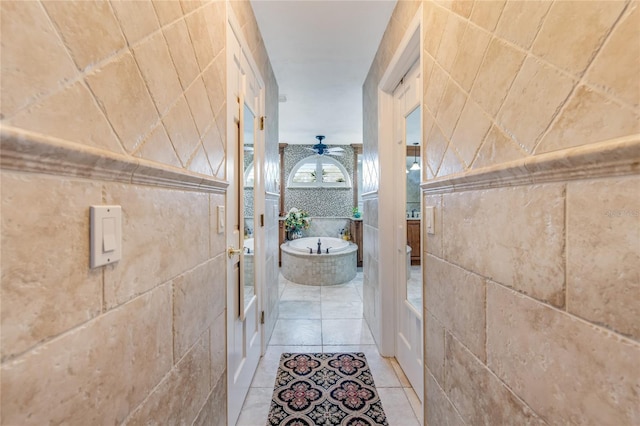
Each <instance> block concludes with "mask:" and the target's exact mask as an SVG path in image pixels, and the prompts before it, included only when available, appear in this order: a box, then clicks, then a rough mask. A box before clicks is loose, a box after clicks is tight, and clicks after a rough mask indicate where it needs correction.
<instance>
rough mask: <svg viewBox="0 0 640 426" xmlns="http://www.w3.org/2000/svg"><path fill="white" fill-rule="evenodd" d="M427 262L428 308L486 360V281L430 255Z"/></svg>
mask: <svg viewBox="0 0 640 426" xmlns="http://www.w3.org/2000/svg"><path fill="white" fill-rule="evenodd" d="M426 262H427V263H426V265H425V269H426V290H425V291H426V294H425V298H426V306H427V311H428V312H429V313H430V314H431V315H433V316H434V317H436V318H437V319H438V320H439V321H440V323H442V325H443V326H444V327H445V328H446V329H447V330H449V331H450V332H451V333H453V334H454V335H455V336H456V337H457V338H458V339H459V340H460V341H462V343H464V345H465V346H467V347H468V348H469V349H470V350H471V351H472V352H473V353H474V354H475V355H476V356H477V357H479V358H480V359H482V360H484V359H485V282H484V280H483V279H482V278H481V277H479V276H478V275H475V274H472V273H470V272H468V271H465V270H464V269H462V268H459V267H458V266H455V265H452V264H450V263H447V262H445V261H443V260H441V259H438V258H436V257H433V256H431V255H427V256H426ZM427 351H429V349H427Z"/></svg>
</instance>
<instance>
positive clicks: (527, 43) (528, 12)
mask: <svg viewBox="0 0 640 426" xmlns="http://www.w3.org/2000/svg"><path fill="white" fill-rule="evenodd" d="M552 3H553V2H551V1H509V2H507V3H506V5H505V6H504V9H503V10H502V16H501V17H500V22H498V27H497V28H496V35H497V36H499V37H502V38H504V39H505V40H508V41H510V42H512V43H515V44H517V45H518V46H520V47H522V48H523V49H528V48H529V47H531V43H533V40H534V39H535V37H536V35H537V34H538V31H539V30H540V26H541V25H542V21H543V19H544V17H545V16H547V12H548V11H549V8H550V7H551V4H552Z"/></svg>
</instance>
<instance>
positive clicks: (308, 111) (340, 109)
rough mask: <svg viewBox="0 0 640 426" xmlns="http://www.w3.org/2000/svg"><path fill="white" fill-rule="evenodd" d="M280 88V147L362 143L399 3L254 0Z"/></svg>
mask: <svg viewBox="0 0 640 426" xmlns="http://www.w3.org/2000/svg"><path fill="white" fill-rule="evenodd" d="M251 4H252V6H253V10H254V13H255V15H256V19H257V20H258V26H259V27H260V32H261V34H262V38H263V39H264V43H265V45H266V48H267V52H268V53H269V58H270V60H271V65H272V66H273V70H274V72H275V75H276V79H277V81H278V86H279V89H280V97H281V98H282V97H283V96H286V99H287V100H286V102H282V101H281V102H280V104H279V105H280V111H279V120H280V129H279V132H280V142H284V143H291V144H313V143H316V140H315V139H314V137H315V135H319V134H321V135H325V136H326V139H325V141H324V143H326V144H328V145H335V144H351V143H362V85H363V83H364V80H365V78H366V76H367V73H368V71H369V67H370V66H371V63H372V62H373V57H374V55H375V53H376V51H377V49H378V45H379V44H380V40H381V39H382V34H383V33H384V30H385V28H386V26H387V23H388V21H389V17H390V16H391V12H392V11H393V8H394V7H395V4H396V1H395V0H357V1H346V0H334V1H329V0H324V1H308V0H294V1H291V0H289V1H276V0H251Z"/></svg>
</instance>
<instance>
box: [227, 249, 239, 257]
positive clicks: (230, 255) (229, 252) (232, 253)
mask: <svg viewBox="0 0 640 426" xmlns="http://www.w3.org/2000/svg"><path fill="white" fill-rule="evenodd" d="M240 253H242V249H236V248H233V247H229V248H228V249H227V255H229V259H231V258H232V257H233V256H235V255H236V254H240Z"/></svg>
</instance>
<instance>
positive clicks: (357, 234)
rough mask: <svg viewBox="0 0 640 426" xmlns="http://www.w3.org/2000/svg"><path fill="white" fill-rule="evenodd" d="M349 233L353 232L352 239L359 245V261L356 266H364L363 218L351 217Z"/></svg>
mask: <svg viewBox="0 0 640 426" xmlns="http://www.w3.org/2000/svg"><path fill="white" fill-rule="evenodd" d="M349 234H351V241H352V242H353V243H354V244H357V245H358V255H357V256H358V257H357V259H358V261H357V264H356V266H358V267H360V266H362V249H363V247H362V220H353V219H351V221H350V224H349Z"/></svg>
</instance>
